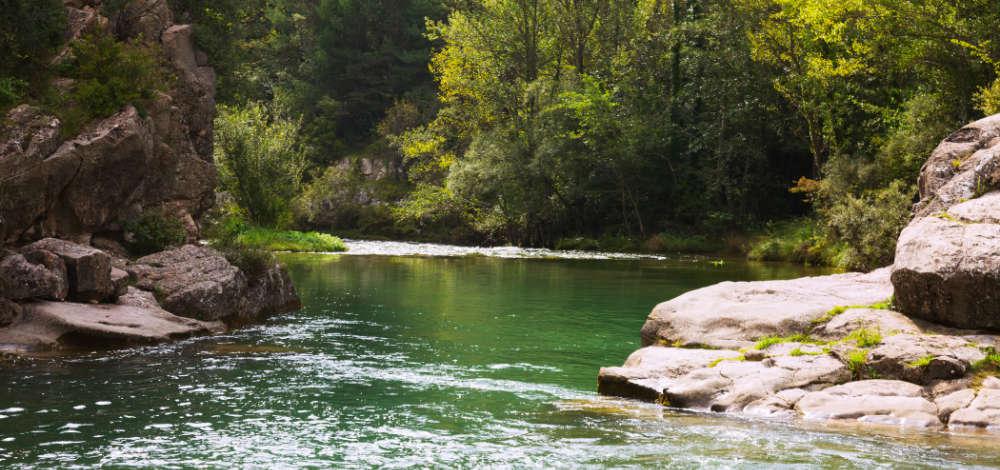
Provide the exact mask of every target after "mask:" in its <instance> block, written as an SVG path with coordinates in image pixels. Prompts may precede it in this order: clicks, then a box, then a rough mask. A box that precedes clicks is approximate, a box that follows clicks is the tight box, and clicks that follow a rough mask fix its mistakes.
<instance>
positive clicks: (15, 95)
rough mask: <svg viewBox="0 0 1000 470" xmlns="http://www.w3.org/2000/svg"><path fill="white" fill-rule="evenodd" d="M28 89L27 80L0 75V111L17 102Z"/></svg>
mask: <svg viewBox="0 0 1000 470" xmlns="http://www.w3.org/2000/svg"><path fill="white" fill-rule="evenodd" d="M27 89H28V82H25V81H24V80H21V79H18V78H14V77H0V111H4V110H6V109H7V108H10V107H11V106H14V105H15V104H17V103H19V102H20V101H21V98H22V97H23V96H24V92H25V90H27Z"/></svg>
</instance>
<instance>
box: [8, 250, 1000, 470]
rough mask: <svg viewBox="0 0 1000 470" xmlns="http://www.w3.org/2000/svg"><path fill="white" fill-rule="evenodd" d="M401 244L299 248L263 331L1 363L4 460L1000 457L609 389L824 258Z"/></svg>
mask: <svg viewBox="0 0 1000 470" xmlns="http://www.w3.org/2000/svg"><path fill="white" fill-rule="evenodd" d="M397 248H398V247H395V248H392V249H389V250H386V252H380V251H379V250H378V249H377V246H370V247H369V249H368V250H367V251H365V250H360V249H359V250H357V251H356V253H368V254H367V255H339V256H334V255H285V256H283V259H284V261H285V262H286V263H287V264H288V266H289V268H290V269H291V272H292V276H293V278H294V280H295V282H296V285H297V286H298V289H299V292H300V294H301V295H302V298H303V301H304V303H305V306H306V307H305V309H303V310H302V311H300V312H297V313H294V314H290V315H284V316H281V317H278V318H274V319H273V320H271V321H270V322H268V323H267V324H265V325H261V326H258V327H254V328H249V329H246V330H241V331H238V332H234V333H232V334H230V335H227V336H223V337H215V338H202V339H197V340H191V341H187V342H183V343H180V344H174V345H168V346H160V347H155V348H146V349H141V350H133V351H122V352H112V353H95V354H91V355H86V356H82V357H71V358H61V359H36V360H30V361H18V362H16V363H14V364H7V365H4V366H0V467H3V468H29V467H39V468H73V467H91V466H107V467H163V468H171V467H172V468H205V467H208V468H234V467H248V468H292V467H312V468H328V467H337V468H345V467H346V468H366V467H385V468H404V467H435V468H455V467H461V468H465V467H502V468H503V467H506V468H532V467H536V468H542V467H545V468H582V467H650V466H654V467H663V466H670V467H672V468H673V467H676V468H706V467H725V468H729V467H758V466H761V465H769V466H771V465H775V466H785V467H815V466H819V467H837V468H845V467H846V468H852V467H853V468H876V467H886V468H889V467H905V468H949V467H956V468H957V467H960V466H984V467H986V466H990V465H993V464H1000V444H998V443H997V439H995V438H983V437H975V436H973V437H966V436H954V435H935V434H918V433H911V434H900V433H897V432H895V431H893V430H880V431H875V432H873V431H861V430H857V429H853V428H845V429H833V428H829V427H826V426H824V425H819V424H813V425H805V426H802V425H795V424H791V423H782V422H768V421H762V420H746V419H739V418H733V417H722V416H713V415H705V414H695V413H685V412H678V411H671V410H664V409H662V408H659V407H657V406H652V405H645V404H639V403H633V402H628V401H622V400H613V399H605V398H600V397H597V396H596V395H595V393H594V391H595V389H596V379H595V378H596V374H597V369H598V368H599V367H600V366H602V365H612V364H618V363H621V362H622V361H623V360H624V358H625V357H626V356H627V355H628V353H630V352H631V351H632V350H634V349H635V348H636V347H638V340H639V328H640V326H641V325H642V322H643V320H644V319H645V316H646V314H647V313H648V312H649V310H650V309H651V308H652V306H653V305H655V304H656V303H657V302H659V301H662V300H665V299H667V298H670V297H673V296H675V295H678V294H680V293H682V292H685V291H687V290H690V289H693V288H697V287H700V286H704V285H707V284H711V283H715V282H718V281H722V280H749V279H770V278H784V277H796V276H799V275H804V274H814V273H815V272H812V271H808V270H804V269H802V268H798V267H789V266H775V265H749V264H745V263H737V262H729V263H726V264H725V265H723V266H715V265H712V264H710V263H709V262H707V260H704V259H697V258H691V259H683V260H678V259H631V258H630V257H624V256H623V257H616V258H621V259H575V258H593V257H578V256H575V255H567V256H561V255H558V254H556V255H553V254H552V253H541V254H538V253H535V254H531V255H529V257H528V258H523V257H516V256H503V257H499V256H496V255H490V254H488V253H474V254H477V255H479V256H451V257H428V256H421V257H412V256H375V255H376V254H380V253H382V254H385V253H397V254H398V251H393V250H396V249H397ZM435 250H438V251H435V252H434V254H437V255H442V254H443V255H449V254H451V255H467V254H469V253H465V252H463V251H462V250H451V249H448V248H435ZM508 251H509V250H508ZM505 253H506V252H505ZM411 254H419V253H411ZM553 258H558V259H553Z"/></svg>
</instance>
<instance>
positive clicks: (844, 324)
mask: <svg viewBox="0 0 1000 470" xmlns="http://www.w3.org/2000/svg"><path fill="white" fill-rule="evenodd" d="M861 328H869V329H873V330H878V331H880V332H882V334H885V335H889V334H896V333H915V334H918V333H921V332H922V331H921V329H920V327H919V326H917V324H916V323H914V321H913V320H911V319H910V318H909V317H907V316H906V315H903V314H902V313H899V312H894V311H892V310H876V309H870V308H860V309H850V310H847V311H845V312H844V313H841V314H840V315H837V316H835V317H833V319H831V320H830V321H829V322H826V323H824V324H822V325H818V326H817V327H816V329H814V330H813V331H812V333H811V334H812V336H814V337H816V338H820V339H824V340H837V339H841V338H844V337H846V336H847V335H849V334H851V333H852V332H854V331H856V330H859V329H861Z"/></svg>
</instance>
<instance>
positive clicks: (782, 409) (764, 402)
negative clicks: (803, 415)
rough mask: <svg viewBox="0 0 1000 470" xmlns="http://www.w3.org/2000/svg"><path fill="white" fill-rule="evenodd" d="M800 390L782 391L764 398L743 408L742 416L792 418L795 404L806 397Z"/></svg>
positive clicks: (804, 392) (795, 414) (803, 391)
mask: <svg viewBox="0 0 1000 470" xmlns="http://www.w3.org/2000/svg"><path fill="white" fill-rule="evenodd" d="M806 393H808V392H806V391H805V390H802V389H801V388H791V389H788V390H782V391H780V392H778V393H777V394H774V395H771V396H767V397H764V398H762V399H760V400H757V401H755V402H753V403H750V404H749V405H747V406H746V408H743V414H746V415H749V416H759V417H764V418H793V417H796V416H797V413H796V412H795V404H796V403H798V402H799V400H801V399H802V397H804V396H805V395H806Z"/></svg>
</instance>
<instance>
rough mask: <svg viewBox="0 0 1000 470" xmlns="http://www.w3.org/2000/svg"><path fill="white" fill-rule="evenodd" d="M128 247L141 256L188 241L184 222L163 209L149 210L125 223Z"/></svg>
mask: <svg viewBox="0 0 1000 470" xmlns="http://www.w3.org/2000/svg"><path fill="white" fill-rule="evenodd" d="M125 232H126V233H127V236H126V241H127V243H126V244H127V247H128V249H129V250H130V251H131V252H132V253H134V254H136V255H139V256H145V255H148V254H151V253H156V252H159V251H163V250H166V249H168V248H172V247H175V246H180V245H183V244H184V243H185V242H187V230H186V229H185V228H184V223H183V222H181V221H180V220H179V219H177V218H175V217H170V216H168V215H166V214H165V213H164V212H162V211H154V212H148V213H145V214H143V215H141V216H140V217H138V218H136V219H133V220H130V221H128V222H126V223H125Z"/></svg>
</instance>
